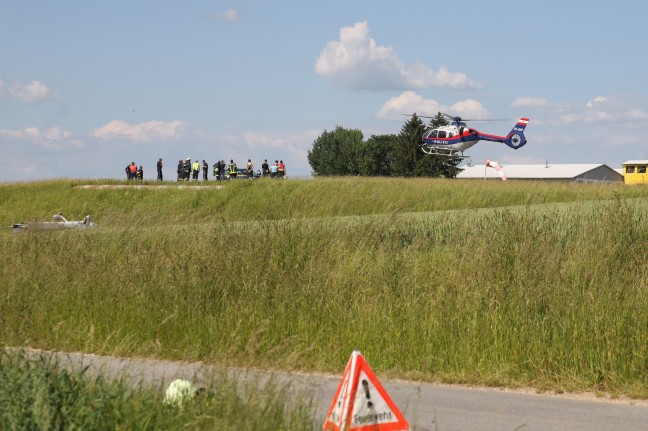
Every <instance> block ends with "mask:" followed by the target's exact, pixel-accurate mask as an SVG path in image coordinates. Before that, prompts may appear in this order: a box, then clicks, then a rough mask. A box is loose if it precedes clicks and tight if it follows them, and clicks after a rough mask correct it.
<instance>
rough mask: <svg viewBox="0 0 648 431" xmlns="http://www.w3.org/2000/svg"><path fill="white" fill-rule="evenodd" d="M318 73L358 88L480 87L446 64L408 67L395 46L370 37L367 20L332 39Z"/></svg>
mask: <svg viewBox="0 0 648 431" xmlns="http://www.w3.org/2000/svg"><path fill="white" fill-rule="evenodd" d="M315 72H316V73H317V74H318V75H320V76H324V77H327V78H330V79H332V80H333V81H335V82H337V83H339V84H341V85H343V86H345V87H348V88H351V89H354V90H358V89H368V90H386V89H400V90H405V89H416V88H427V87H450V88H477V87H479V85H478V84H477V83H475V82H473V81H472V80H470V79H469V78H468V76H467V75H466V74H465V73H461V72H450V71H449V70H447V69H446V68H445V67H441V68H439V69H438V70H436V71H435V70H433V69H431V68H430V67H429V66H427V65H425V64H423V63H420V62H419V63H416V64H414V66H412V67H407V66H405V65H404V64H403V62H402V61H401V60H400V58H399V57H398V55H397V54H396V52H395V51H394V49H393V48H392V47H386V46H381V45H378V44H377V43H376V41H375V40H374V39H372V38H371V37H370V33H369V25H368V24H367V22H366V21H363V22H358V23H356V24H354V25H353V26H350V27H342V28H341V29H340V40H339V41H331V42H328V43H327V44H326V47H325V48H324V50H323V51H322V52H321V53H320V55H319V57H318V58H317V61H316V62H315Z"/></svg>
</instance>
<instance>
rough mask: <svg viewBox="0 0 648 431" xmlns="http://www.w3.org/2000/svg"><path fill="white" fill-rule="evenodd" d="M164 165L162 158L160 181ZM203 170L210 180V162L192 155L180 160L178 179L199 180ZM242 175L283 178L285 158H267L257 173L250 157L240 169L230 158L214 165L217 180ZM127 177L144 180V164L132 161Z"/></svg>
mask: <svg viewBox="0 0 648 431" xmlns="http://www.w3.org/2000/svg"><path fill="white" fill-rule="evenodd" d="M163 167H164V162H163V160H162V158H160V159H159V160H158V161H157V179H158V181H164V175H163V173H162V168H163ZM200 172H202V179H203V181H207V180H208V172H209V164H208V163H207V162H206V161H205V160H203V161H202V163H201V162H199V161H198V160H194V161H193V163H192V161H191V158H190V157H187V159H186V160H178V166H177V174H178V181H198V177H199V176H200ZM239 174H240V175H242V176H244V177H245V178H257V177H258V176H263V177H270V178H276V177H279V178H283V177H285V176H286V165H285V164H284V162H283V160H275V161H274V163H273V164H272V165H270V164H269V163H268V159H265V160H264V161H263V163H262V164H261V171H260V172H257V173H255V171H254V164H253V163H252V159H248V161H247V163H246V164H245V169H241V170H239V168H238V166H237V165H236V163H234V160H233V159H230V162H229V164H226V163H225V160H218V161H217V162H216V163H214V164H213V165H212V175H213V176H214V178H215V179H217V180H225V179H227V178H237V177H238V175H239ZM126 178H127V179H128V180H143V179H144V170H143V168H142V166H140V167H139V168H138V167H137V165H135V162H131V163H130V164H129V165H127V166H126Z"/></svg>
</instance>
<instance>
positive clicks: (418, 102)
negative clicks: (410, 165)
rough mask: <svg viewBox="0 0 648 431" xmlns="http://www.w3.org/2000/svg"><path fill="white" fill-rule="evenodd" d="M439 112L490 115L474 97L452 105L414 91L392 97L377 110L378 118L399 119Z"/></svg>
mask: <svg viewBox="0 0 648 431" xmlns="http://www.w3.org/2000/svg"><path fill="white" fill-rule="evenodd" d="M438 112H446V113H448V114H449V115H459V116H462V117H469V118H473V119H484V118H487V117H488V111H486V109H484V107H483V106H482V104H481V103H480V102H478V101H477V100H474V99H466V100H462V101H459V102H456V103H454V104H452V105H450V106H447V105H442V104H440V103H439V102H437V101H436V100H432V99H424V98H423V96H421V95H419V94H417V93H416V92H414V91H405V92H403V93H401V94H400V95H399V96H397V97H392V98H391V99H389V100H388V101H387V102H385V104H384V105H383V106H382V107H381V108H380V110H379V111H378V112H376V117H378V118H389V119H398V118H402V115H403V114H412V113H416V114H418V115H423V116H435V115H436V114H437V113H438Z"/></svg>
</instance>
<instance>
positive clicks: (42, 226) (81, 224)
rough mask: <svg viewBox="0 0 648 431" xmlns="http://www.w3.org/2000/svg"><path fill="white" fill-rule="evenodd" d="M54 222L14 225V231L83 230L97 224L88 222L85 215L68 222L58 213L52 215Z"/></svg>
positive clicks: (88, 218)
mask: <svg viewBox="0 0 648 431" xmlns="http://www.w3.org/2000/svg"><path fill="white" fill-rule="evenodd" d="M53 217H54V220H55V221H35V222H26V223H14V224H13V226H11V227H12V228H13V230H14V231H21V230H25V229H26V230H30V231H42V230H60V229H85V228H87V227H96V226H97V224H96V223H94V222H93V221H90V216H89V215H87V216H85V218H84V219H83V220H79V221H68V220H67V219H66V218H65V217H64V216H63V214H61V213H58V214H54V216H53Z"/></svg>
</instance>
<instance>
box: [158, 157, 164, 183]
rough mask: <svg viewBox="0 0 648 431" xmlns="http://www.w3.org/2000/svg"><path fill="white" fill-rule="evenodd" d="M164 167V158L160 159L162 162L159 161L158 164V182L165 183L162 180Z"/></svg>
mask: <svg viewBox="0 0 648 431" xmlns="http://www.w3.org/2000/svg"><path fill="white" fill-rule="evenodd" d="M162 165H163V163H162V158H160V160H158V162H157V173H158V178H157V179H158V181H163V180H162Z"/></svg>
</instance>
